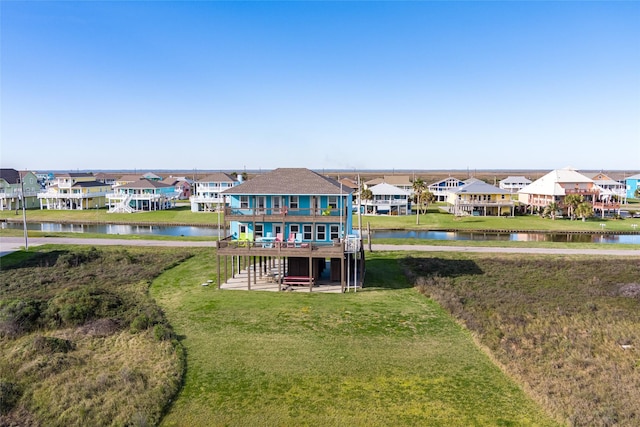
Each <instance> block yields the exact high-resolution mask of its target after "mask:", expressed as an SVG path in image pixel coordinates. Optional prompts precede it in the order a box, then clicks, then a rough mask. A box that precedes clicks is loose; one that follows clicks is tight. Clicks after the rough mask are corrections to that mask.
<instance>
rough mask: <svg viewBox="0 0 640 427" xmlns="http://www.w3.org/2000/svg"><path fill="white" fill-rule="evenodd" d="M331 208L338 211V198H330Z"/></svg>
mask: <svg viewBox="0 0 640 427" xmlns="http://www.w3.org/2000/svg"><path fill="white" fill-rule="evenodd" d="M329 207H330V208H331V209H338V196H329Z"/></svg>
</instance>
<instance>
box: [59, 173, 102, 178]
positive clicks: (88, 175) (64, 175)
mask: <svg viewBox="0 0 640 427" xmlns="http://www.w3.org/2000/svg"><path fill="white" fill-rule="evenodd" d="M55 177H56V178H94V176H93V174H92V173H86V172H64V173H57V174H55Z"/></svg>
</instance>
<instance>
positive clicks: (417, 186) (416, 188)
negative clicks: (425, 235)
mask: <svg viewBox="0 0 640 427" xmlns="http://www.w3.org/2000/svg"><path fill="white" fill-rule="evenodd" d="M425 189H426V185H425V183H424V181H423V180H422V178H416V179H414V180H413V194H415V201H416V224H420V207H421V205H422V198H423V193H424V191H425Z"/></svg>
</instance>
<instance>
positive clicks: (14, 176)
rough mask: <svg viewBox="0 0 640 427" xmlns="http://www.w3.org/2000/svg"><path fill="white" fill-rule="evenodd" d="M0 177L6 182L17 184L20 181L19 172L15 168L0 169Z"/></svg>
mask: <svg viewBox="0 0 640 427" xmlns="http://www.w3.org/2000/svg"><path fill="white" fill-rule="evenodd" d="M0 178H2V179H4V180H5V181H7V184H18V183H19V182H20V174H19V173H18V171H17V170H15V169H0Z"/></svg>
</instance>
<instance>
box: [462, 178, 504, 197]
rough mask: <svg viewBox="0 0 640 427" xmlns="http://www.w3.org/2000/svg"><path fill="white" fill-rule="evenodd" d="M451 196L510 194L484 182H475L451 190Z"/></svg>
mask: <svg viewBox="0 0 640 427" xmlns="http://www.w3.org/2000/svg"><path fill="white" fill-rule="evenodd" d="M451 193H453V194H510V193H509V192H508V191H507V190H504V189H502V188H498V187H496V186H495V185H491V184H487V183H486V182H484V181H480V180H475V181H472V182H471V183H469V184H466V185H463V186H461V187H458V188H456V189H455V190H451Z"/></svg>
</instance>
